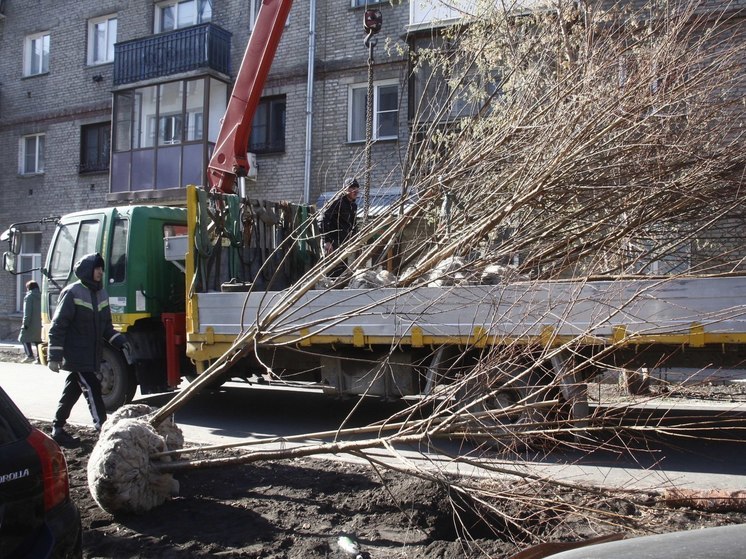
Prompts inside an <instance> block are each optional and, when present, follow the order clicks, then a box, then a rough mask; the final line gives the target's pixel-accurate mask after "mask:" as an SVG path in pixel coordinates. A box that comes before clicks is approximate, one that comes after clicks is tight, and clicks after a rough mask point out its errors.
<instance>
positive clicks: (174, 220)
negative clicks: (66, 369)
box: [41, 206, 189, 410]
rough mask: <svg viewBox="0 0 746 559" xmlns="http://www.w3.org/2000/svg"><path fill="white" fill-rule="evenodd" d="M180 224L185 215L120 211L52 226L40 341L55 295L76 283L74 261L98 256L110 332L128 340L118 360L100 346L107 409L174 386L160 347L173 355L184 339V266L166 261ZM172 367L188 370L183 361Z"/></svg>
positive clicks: (147, 209) (151, 209)
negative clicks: (140, 394)
mask: <svg viewBox="0 0 746 559" xmlns="http://www.w3.org/2000/svg"><path fill="white" fill-rule="evenodd" d="M186 221H187V217H186V210H185V209H183V208H174V207H163V206H123V207H113V208H103V209H95V210H86V211H80V212H76V213H72V214H68V215H65V216H63V217H62V218H61V219H60V220H59V221H58V222H57V228H56V231H55V233H54V236H53V238H52V242H51V245H50V248H49V252H48V254H47V261H46V265H45V267H44V268H43V269H42V276H43V280H42V286H41V290H42V323H43V324H44V338H45V340H46V336H47V332H48V329H49V323H50V321H51V317H52V316H53V314H54V309H55V307H56V305H57V302H58V300H59V296H60V292H61V291H62V289H63V288H64V287H65V286H66V285H67V284H68V283H70V282H73V281H76V280H77V278H76V277H75V274H74V272H73V267H74V264H75V262H77V260H78V259H80V258H81V257H82V256H83V255H85V254H89V253H92V252H99V253H100V254H101V255H102V256H103V258H104V262H105V263H106V268H105V271H104V286H105V288H106V291H107V292H108V294H109V304H110V306H111V312H112V321H113V323H114V327H115V328H116V329H117V330H119V331H121V332H124V333H125V334H126V335H127V338H128V340H129V342H130V346H131V348H132V349H131V354H129V355H123V354H122V353H121V352H120V351H118V350H116V349H115V348H114V347H111V346H106V347H105V350H104V362H103V364H102V367H101V369H102V370H101V373H102V376H103V378H102V385H103V396H104V401H105V402H106V406H107V409H110V410H113V409H116V408H118V407H119V406H121V405H123V404H125V403H128V402H130V401H131V400H132V398H133V397H134V395H135V391H136V390H137V387H138V386H140V388H141V392H143V393H152V392H158V391H163V390H167V389H169V388H173V387H175V386H177V385H178V384H179V382H180V378H181V376H182V374H183V372H182V371H180V370H168V371H167V367H166V361H165V358H166V348H167V347H172V349H174V350H176V351H178V349H179V348H178V347H176V348H174V347H173V345H174V341H176V342H178V341H179V338H180V337H181V338H183V324H184V305H185V299H184V281H185V280H184V271H183V266H181V265H180V263H179V262H178V261H175V262H174V261H167V259H166V253H167V252H169V245H170V244H172V243H173V244H179V246H182V245H183V241H182V239H184V238H185V237H184V235H185V234H186V231H187V224H186ZM184 246H185V245H184ZM182 254H183V252H182ZM169 338H170V339H169ZM177 345H178V344H177ZM181 353H182V354H183V351H182V352H181ZM42 355H43V356H44V352H43V351H42ZM176 362H180V363H181V364H183V366H184V367H188V366H189V362H188V361H187V360H186V359H182V358H181V356H179V358H178V359H177V361H176ZM172 369H173V367H172Z"/></svg>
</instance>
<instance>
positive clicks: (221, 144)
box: [207, 0, 293, 193]
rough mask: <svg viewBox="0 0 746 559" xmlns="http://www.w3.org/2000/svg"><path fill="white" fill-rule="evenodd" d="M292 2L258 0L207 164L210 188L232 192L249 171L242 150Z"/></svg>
mask: <svg viewBox="0 0 746 559" xmlns="http://www.w3.org/2000/svg"><path fill="white" fill-rule="evenodd" d="M292 4H293V0H262V6H261V8H260V9H259V15H258V16H257V18H256V23H255V24H254V29H253V31H252V32H251V38H250V39H249V44H248V45H247V46H246V52H245V53H244V56H243V61H242V62H241V67H240V68H239V70H238V76H236V83H235V85H234V86H233V93H232V94H231V98H230V101H229V102H228V107H227V108H226V110H225V116H224V117H223V122H222V123H221V125H220V131H219V132H218V138H217V141H216V143H215V149H214V151H213V154H212V157H211V158H210V163H209V164H208V165H207V182H208V185H209V186H210V187H211V188H212V189H215V190H219V191H221V192H228V193H232V192H233V190H234V185H235V182H236V177H240V176H246V174H247V173H248V172H249V162H248V159H247V155H246V152H247V151H248V145H249V134H250V132H251V123H252V121H253V119H254V113H255V112H256V108H257V106H258V105H259V99H260V98H261V95H262V89H263V88H264V83H265V82H266V81H267V75H268V74H269V69H270V67H271V66H272V60H273V59H274V57H275V52H276V51H277V45H278V44H279V43H280V38H281V37H282V33H283V31H284V30H285V21H287V17H288V13H289V12H290V7H291V6H292Z"/></svg>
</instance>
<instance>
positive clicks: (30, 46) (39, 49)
mask: <svg viewBox="0 0 746 559" xmlns="http://www.w3.org/2000/svg"><path fill="white" fill-rule="evenodd" d="M47 72H49V33H38V34H36V35H29V36H28V37H26V42H25V43H24V56H23V75H24V76H37V75H39V74H46V73H47Z"/></svg>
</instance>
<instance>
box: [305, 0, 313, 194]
mask: <svg viewBox="0 0 746 559" xmlns="http://www.w3.org/2000/svg"><path fill="white" fill-rule="evenodd" d="M309 4H310V6H309V13H308V78H307V80H308V81H307V83H306V152H305V161H304V167H303V203H304V204H310V203H311V147H312V138H313V134H312V132H313V79H314V74H313V72H314V58H315V56H316V0H310V2H309Z"/></svg>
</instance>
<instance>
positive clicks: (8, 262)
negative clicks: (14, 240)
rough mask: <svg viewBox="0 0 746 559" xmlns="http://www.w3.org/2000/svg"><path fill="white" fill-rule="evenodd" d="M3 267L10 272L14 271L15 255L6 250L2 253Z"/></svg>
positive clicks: (13, 272)
mask: <svg viewBox="0 0 746 559" xmlns="http://www.w3.org/2000/svg"><path fill="white" fill-rule="evenodd" d="M3 268H4V269H5V271H6V272H9V273H11V274H15V273H16V255H15V254H13V253H12V252H6V253H4V254H3Z"/></svg>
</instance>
